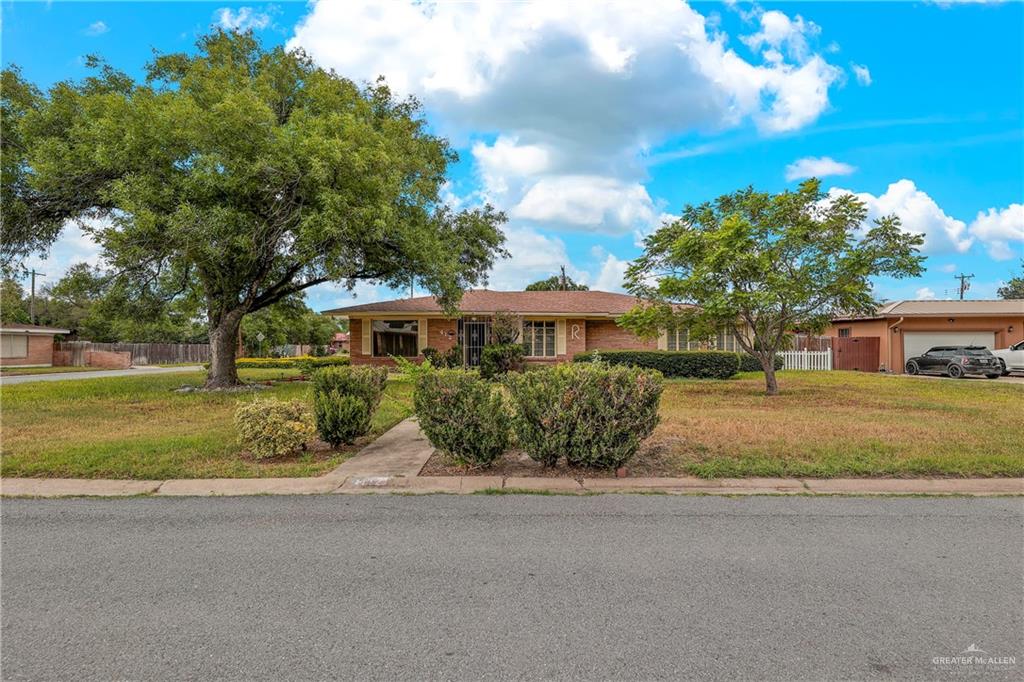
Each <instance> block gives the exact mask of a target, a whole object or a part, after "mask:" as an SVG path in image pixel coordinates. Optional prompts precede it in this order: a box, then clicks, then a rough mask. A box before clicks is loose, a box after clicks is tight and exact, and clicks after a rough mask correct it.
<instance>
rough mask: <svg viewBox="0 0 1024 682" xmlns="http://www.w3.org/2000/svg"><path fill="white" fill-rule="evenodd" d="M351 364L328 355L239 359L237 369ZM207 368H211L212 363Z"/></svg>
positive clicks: (307, 367)
mask: <svg viewBox="0 0 1024 682" xmlns="http://www.w3.org/2000/svg"><path fill="white" fill-rule="evenodd" d="M350 363H351V360H350V359H349V356H347V355H326V356H323V357H314V356H312V355H300V356H298V357H294V358H238V359H237V360H235V367H238V368H239V369H293V368H294V369H301V370H303V371H305V370H307V369H319V368H320V367H344V366H346V365H348V364H350ZM204 366H205V367H207V368H209V367H210V363H206V364H205V365H204Z"/></svg>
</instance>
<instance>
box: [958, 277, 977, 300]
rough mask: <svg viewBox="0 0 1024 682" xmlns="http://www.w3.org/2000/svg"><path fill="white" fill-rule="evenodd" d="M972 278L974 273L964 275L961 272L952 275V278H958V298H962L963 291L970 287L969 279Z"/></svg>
mask: <svg viewBox="0 0 1024 682" xmlns="http://www.w3.org/2000/svg"><path fill="white" fill-rule="evenodd" d="M973 278H974V275H965V274H963V273H960V274H959V275H954V277H953V279H958V280H960V300H961V301H962V300H964V292H966V291H967V290H968V289H970V288H971V283H970V281H969V280H971V279H973Z"/></svg>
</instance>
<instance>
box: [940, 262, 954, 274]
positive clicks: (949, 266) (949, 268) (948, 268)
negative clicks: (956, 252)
mask: <svg viewBox="0 0 1024 682" xmlns="http://www.w3.org/2000/svg"><path fill="white" fill-rule="evenodd" d="M939 272H956V263H946V264H945V265H940V266H939Z"/></svg>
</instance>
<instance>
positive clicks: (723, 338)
mask: <svg viewBox="0 0 1024 682" xmlns="http://www.w3.org/2000/svg"><path fill="white" fill-rule="evenodd" d="M666 336H667V337H668V338H667V344H666V348H667V349H668V350H702V349H705V348H706V349H710V350H724V351H729V352H730V353H735V352H737V351H739V350H742V348H741V346H740V345H739V344H738V343H737V342H736V335H735V334H733V333H732V331H731V330H729V329H726V328H725V327H722V328H721V329H719V330H718V333H717V334H715V336H713V337H712V338H711V339H710V341H708V342H707V343H701V342H700V341H697V340H695V339H691V338H690V330H689V329H670V330H669V331H668V332H667V333H666Z"/></svg>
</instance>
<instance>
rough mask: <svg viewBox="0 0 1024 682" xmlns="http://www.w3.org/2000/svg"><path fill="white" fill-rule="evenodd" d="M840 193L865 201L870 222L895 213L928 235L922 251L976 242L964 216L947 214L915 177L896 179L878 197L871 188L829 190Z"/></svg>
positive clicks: (913, 230)
mask: <svg viewBox="0 0 1024 682" xmlns="http://www.w3.org/2000/svg"><path fill="white" fill-rule="evenodd" d="M836 194H854V195H856V196H857V198H858V199H860V200H861V201H863V202H864V203H865V204H866V206H867V209H868V224H870V223H871V221H873V220H874V219H876V218H880V217H882V216H886V215H889V214H891V213H895V214H896V215H897V216H898V217H899V218H900V220H901V221H902V223H903V230H904V232H909V233H914V234H922V235H924V246H923V248H922V251H923V252H925V253H948V252H956V253H964V252H965V251H967V250H968V249H970V248H971V244H972V243H973V242H974V238H973V237H971V236H969V235H968V234H967V225H966V224H964V222H963V221H962V220H957V219H956V218H952V217H950V216H948V215H946V213H945V212H944V211H943V210H942V209H941V208H939V205H938V204H936V203H935V200H934V199H932V198H931V197H930V196H928V195H927V194H926V193H924V192H922V191H921V190H919V189H918V188H917V186H916V185H915V184H914V183H913V182H912V181H911V180H906V179H903V180H899V181H897V182H894V183H892V184H891V185H889V187H888V188H887V189H886V190H885V193H883V194H881V195H879V196H877V197H876V196H874V195H873V194H869V193H867V192H861V193H857V192H851V191H850V190H846V189H837V188H832V189H830V190H829V195H832V196H834V195H836Z"/></svg>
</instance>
